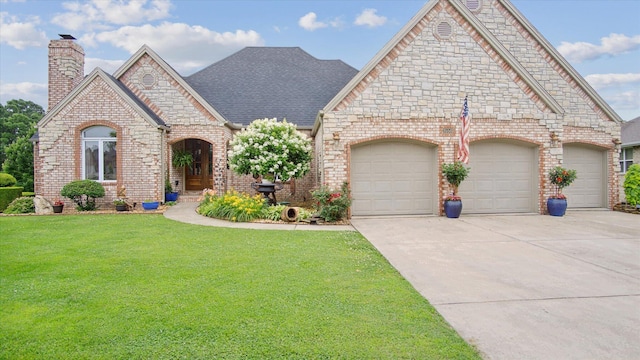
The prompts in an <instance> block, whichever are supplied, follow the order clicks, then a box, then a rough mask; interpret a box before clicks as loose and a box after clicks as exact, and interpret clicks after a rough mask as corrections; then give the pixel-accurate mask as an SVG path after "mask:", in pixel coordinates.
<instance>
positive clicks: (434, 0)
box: [316, 0, 621, 127]
mask: <svg viewBox="0 0 640 360" xmlns="http://www.w3.org/2000/svg"><path fill="white" fill-rule="evenodd" d="M440 1H443V2H447V3H449V4H450V5H451V6H452V7H453V8H454V9H455V10H456V11H457V12H458V13H459V14H460V16H461V17H462V18H463V19H464V20H465V21H467V23H468V24H469V25H470V26H471V27H472V28H473V30H475V31H476V32H477V33H478V34H479V35H480V36H481V37H482V38H483V39H484V40H485V41H486V42H487V43H488V44H489V45H490V46H491V48H492V49H493V50H494V51H495V52H496V53H497V54H498V55H499V56H500V57H501V58H502V59H503V60H504V62H505V63H506V64H508V65H509V67H510V68H511V69H512V70H513V71H514V72H515V73H516V74H517V75H518V77H519V78H520V79H522V81H524V83H525V84H526V85H527V86H528V87H529V88H531V90H532V91H533V93H534V94H535V95H536V96H537V97H538V98H539V99H540V100H541V101H542V102H543V103H544V104H545V105H546V106H547V107H548V108H549V109H550V110H551V111H553V112H554V113H558V114H563V113H564V109H563V108H562V106H561V105H560V104H559V103H558V102H557V101H556V99H555V98H554V97H553V96H551V95H550V94H549V93H548V92H547V91H546V90H545V89H544V86H543V85H542V84H540V83H539V82H538V81H537V80H536V79H535V78H534V77H533V76H532V75H531V74H530V73H529V72H528V70H527V69H526V68H525V67H524V66H522V64H521V63H520V62H519V61H518V60H517V59H516V57H515V56H514V55H513V54H512V53H511V52H509V50H508V49H507V48H505V46H504V45H503V44H502V43H501V42H500V41H499V40H498V39H497V38H496V36H495V35H493V33H491V31H490V30H489V29H487V28H486V26H484V24H483V23H482V22H481V21H480V20H478V18H476V16H475V15H474V14H473V13H472V12H471V11H469V9H468V8H467V7H466V6H465V5H464V4H463V2H460V1H457V0H430V1H429V2H427V3H426V4H425V5H424V6H423V7H422V9H420V11H418V13H417V14H416V15H415V16H414V17H413V18H412V19H411V20H410V21H409V22H408V23H407V24H405V26H404V27H403V28H402V29H401V30H400V31H399V32H398V33H397V34H396V35H395V36H394V37H393V38H392V39H391V40H390V41H389V42H388V43H387V44H386V45H385V46H384V47H383V48H382V49H381V50H380V51H379V52H378V53H377V54H376V55H375V56H374V57H373V59H371V61H369V62H368V63H367V64H366V65H365V66H364V67H363V68H362V70H361V71H360V72H359V73H358V74H357V75H356V76H355V77H354V78H353V79H352V80H351V81H350V82H349V83H348V84H347V85H346V86H345V87H344V89H342V90H341V91H340V92H339V93H338V94H337V95H336V96H335V97H334V98H333V99H332V100H331V101H330V102H329V103H327V105H326V106H325V107H324V109H323V112H330V111H333V110H334V109H335V108H336V107H337V106H339V105H340V103H341V102H342V101H343V100H345V99H346V98H347V97H348V96H349V95H350V94H352V92H355V93H357V92H359V89H362V85H361V84H362V83H363V82H366V81H367V80H369V79H370V77H371V76H374V77H375V76H377V74H379V70H380V68H382V67H384V66H385V65H384V59H385V57H387V55H389V54H390V53H391V52H393V51H395V48H396V46H398V45H399V44H402V42H405V41H407V40H406V39H407V38H411V36H415V34H411V31H412V30H413V29H414V28H415V27H416V26H417V25H418V24H419V23H420V22H421V21H423V19H424V17H425V16H426V15H427V14H428V13H429V11H431V10H432V9H433V8H434V7H435V6H436V5H437V4H438V3H439V2H440ZM497 1H499V2H500V3H501V4H502V5H504V7H505V8H506V9H507V10H508V11H509V12H510V13H511V14H512V15H513V16H514V18H515V19H517V20H518V21H519V22H520V24H521V25H522V26H523V27H524V28H525V29H526V30H527V31H528V32H530V33H531V34H532V36H533V38H534V39H536V41H538V42H539V43H540V45H541V46H542V47H543V48H544V49H545V50H546V51H547V52H548V53H549V54H550V55H551V57H552V58H553V59H554V60H556V61H557V62H558V63H559V64H560V66H561V67H562V68H563V69H564V70H565V71H566V72H567V73H568V74H569V75H570V76H571V77H572V78H573V79H574V80H575V81H576V83H577V84H578V86H579V87H580V88H581V89H582V90H583V91H584V92H585V93H586V94H587V96H589V97H590V98H591V100H593V102H594V103H595V104H596V105H597V106H599V107H600V108H601V109H602V110H603V112H604V113H605V114H606V115H607V116H608V117H609V118H611V119H612V120H614V121H621V119H620V117H619V116H618V115H617V114H616V112H615V111H613V110H612V109H611V107H610V106H609V105H608V104H607V103H606V102H605V101H604V100H603V99H602V98H601V97H600V96H599V95H598V94H597V93H596V92H595V91H594V90H593V89H592V88H591V87H590V86H589V84H587V82H586V81H585V80H584V79H583V78H582V77H581V76H580V75H579V74H578V72H577V71H575V70H574V69H573V68H572V67H571V65H569V63H568V62H567V61H566V60H565V59H564V58H563V57H562V56H561V55H560V54H559V53H558V52H557V51H556V50H555V48H553V46H551V44H549V42H548V41H547V40H545V39H544V37H543V36H542V35H541V34H540V33H539V32H538V31H537V30H536V29H535V28H534V27H533V26H532V25H531V24H530V23H529V22H528V21H527V20H526V19H525V18H524V16H523V15H522V14H520V13H519V12H518V11H517V10H516V9H515V7H514V6H513V5H512V4H511V3H510V2H509V0H497ZM317 125H318V124H316V127H317Z"/></svg>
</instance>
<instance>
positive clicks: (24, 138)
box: [0, 99, 44, 191]
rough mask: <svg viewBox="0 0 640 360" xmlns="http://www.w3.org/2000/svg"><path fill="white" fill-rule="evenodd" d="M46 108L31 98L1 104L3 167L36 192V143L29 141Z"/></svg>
mask: <svg viewBox="0 0 640 360" xmlns="http://www.w3.org/2000/svg"><path fill="white" fill-rule="evenodd" d="M43 116H44V109H43V108H42V107H41V106H40V105H38V104H36V103H34V102H31V101H27V100H22V99H20V100H9V101H7V104H6V105H4V106H3V105H0V169H4V171H6V172H9V173H11V174H13V175H15V177H16V179H17V180H18V184H19V185H20V186H23V187H24V188H25V190H26V191H33V144H31V142H30V141H29V139H30V138H31V136H32V135H33V134H34V133H35V131H36V127H35V125H36V123H37V122H38V121H39V120H40V119H42V117H43Z"/></svg>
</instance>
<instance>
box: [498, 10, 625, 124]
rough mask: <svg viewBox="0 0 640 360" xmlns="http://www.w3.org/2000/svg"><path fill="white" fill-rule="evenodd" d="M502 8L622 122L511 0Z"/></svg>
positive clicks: (601, 104)
mask: <svg viewBox="0 0 640 360" xmlns="http://www.w3.org/2000/svg"><path fill="white" fill-rule="evenodd" d="M498 1H499V2H500V4H501V5H502V6H504V7H505V9H507V10H508V11H509V12H510V13H511V15H512V16H513V17H514V18H516V19H517V20H518V22H519V23H520V24H521V25H522V26H523V27H524V28H525V29H526V30H527V31H528V32H529V33H530V34H531V35H532V36H533V38H534V39H535V40H536V41H537V42H538V43H539V44H540V45H542V47H543V48H544V49H545V50H546V51H547V52H548V53H549V54H551V56H552V57H553V58H554V60H556V61H557V62H558V64H560V66H562V68H563V69H564V70H565V71H566V72H567V73H568V74H569V75H571V77H572V78H573V79H574V80H575V81H576V82H577V83H578V85H580V87H581V88H582V90H584V91H585V93H586V94H587V95H588V96H589V97H590V98H591V99H592V100H593V101H594V102H595V103H596V104H598V106H599V107H600V108H601V109H602V111H604V113H605V114H607V116H609V118H611V119H612V120H614V121H617V122H622V118H621V117H620V115H618V114H617V113H616V112H615V111H614V110H613V109H612V108H611V106H609V104H608V103H607V102H606V101H604V99H602V97H600V95H599V94H598V93H597V92H596V91H595V90H594V89H593V88H592V87H591V85H589V83H588V82H587V81H586V80H585V79H584V78H583V77H582V76H581V75H580V74H579V73H578V72H577V71H576V70H575V69H574V68H573V66H571V64H569V62H567V60H566V59H565V58H564V57H563V56H562V55H560V53H559V52H558V51H557V50H556V48H555V47H553V45H551V44H550V43H549V41H547V39H545V38H544V36H542V34H540V32H539V31H538V30H537V29H536V28H535V27H534V26H533V25H532V24H531V23H529V21H528V20H527V19H526V18H525V17H524V15H522V13H520V11H519V10H518V9H517V8H516V7H515V6H513V4H511V2H510V1H509V0H498Z"/></svg>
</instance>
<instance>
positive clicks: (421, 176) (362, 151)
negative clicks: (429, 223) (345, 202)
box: [351, 141, 437, 215]
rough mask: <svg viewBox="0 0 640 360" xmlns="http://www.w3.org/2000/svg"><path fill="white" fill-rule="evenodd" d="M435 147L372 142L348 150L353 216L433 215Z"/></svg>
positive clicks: (397, 142)
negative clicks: (349, 155) (349, 153)
mask: <svg viewBox="0 0 640 360" xmlns="http://www.w3.org/2000/svg"><path fill="white" fill-rule="evenodd" d="M436 169H437V165H436V164H435V147H429V146H425V145H422V144H418V143H413V142H403V141H381V142H372V143H367V144H364V145H360V146H357V147H353V148H352V150H351V193H352V196H353V203H352V207H351V211H352V214H353V215H424V214H429V215H431V214H434V213H435V212H436V208H435V206H434V195H435V194H436V192H437V190H436V176H437V173H436Z"/></svg>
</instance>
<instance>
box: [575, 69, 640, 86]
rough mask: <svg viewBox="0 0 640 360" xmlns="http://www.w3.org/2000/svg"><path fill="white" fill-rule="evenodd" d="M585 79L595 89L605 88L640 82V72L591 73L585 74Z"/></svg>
mask: <svg viewBox="0 0 640 360" xmlns="http://www.w3.org/2000/svg"><path fill="white" fill-rule="evenodd" d="M585 79H586V80H587V82H589V84H591V86H593V88H594V89H597V90H599V89H604V88H609V87H618V86H622V85H629V84H634V83H636V84H640V73H627V74H591V75H587V76H585Z"/></svg>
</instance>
